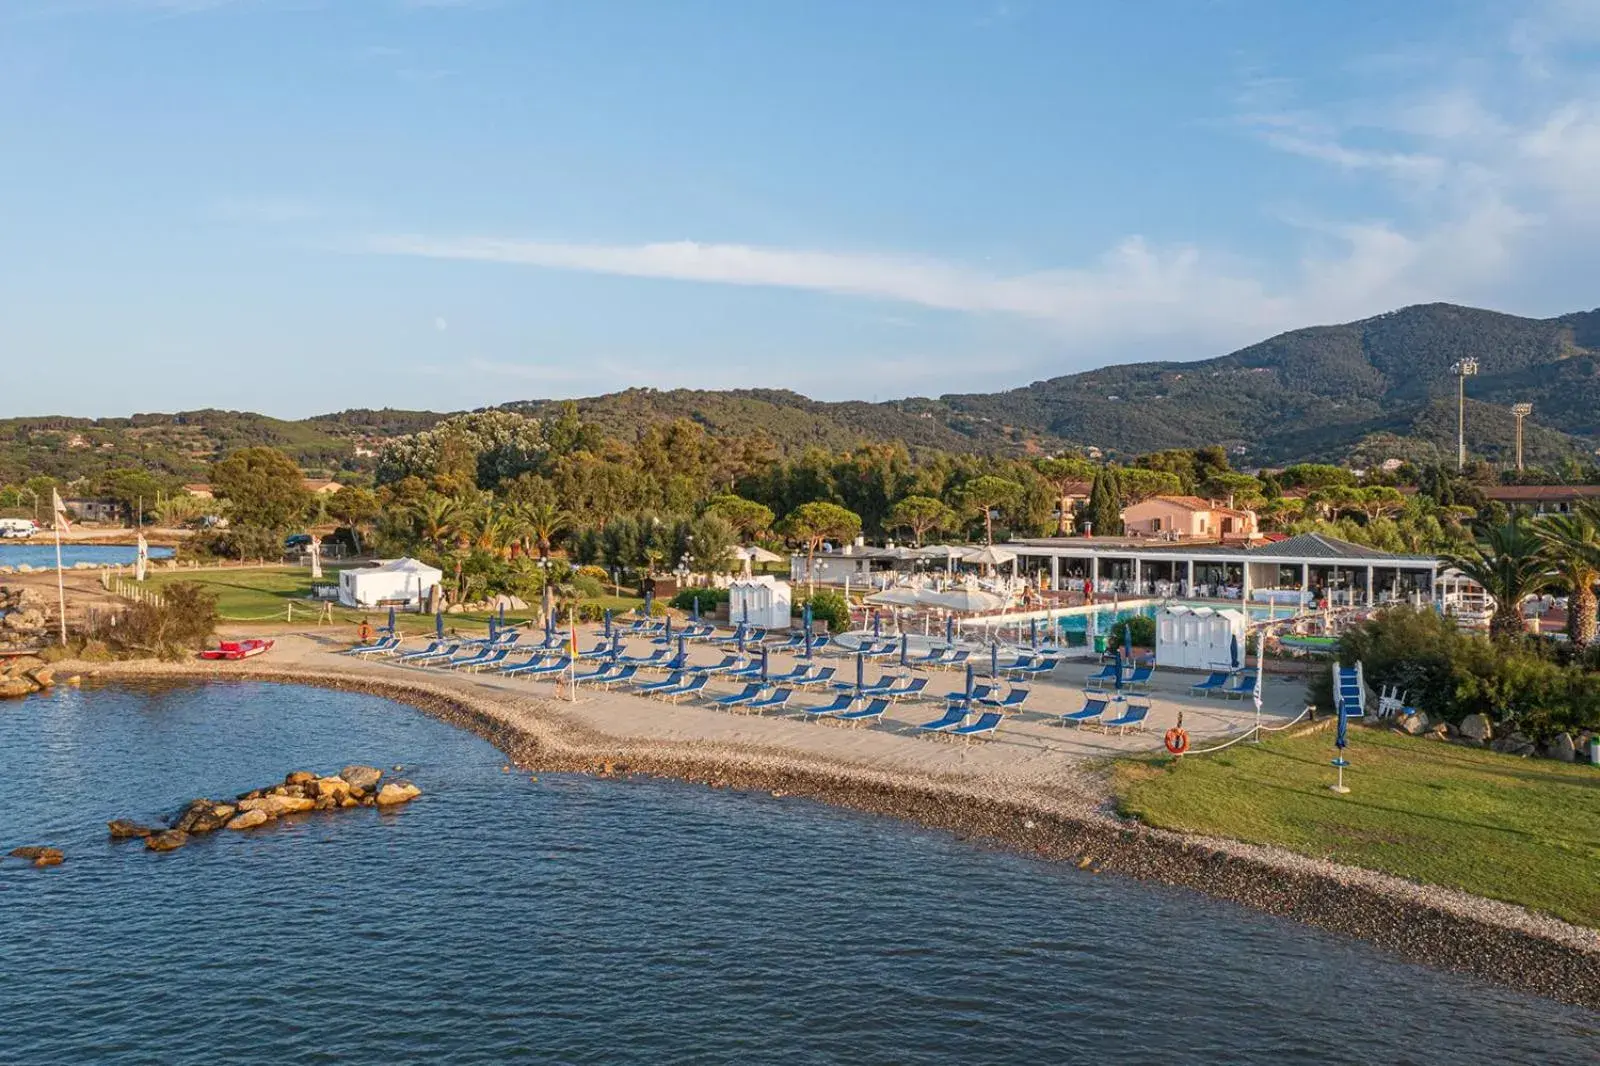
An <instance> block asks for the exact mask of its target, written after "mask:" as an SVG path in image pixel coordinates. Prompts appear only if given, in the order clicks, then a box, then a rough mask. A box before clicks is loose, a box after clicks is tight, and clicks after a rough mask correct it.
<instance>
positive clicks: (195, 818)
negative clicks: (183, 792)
mask: <svg viewBox="0 0 1600 1066" xmlns="http://www.w3.org/2000/svg"><path fill="white" fill-rule="evenodd" d="M235 812H236V808H234V807H232V806H230V805H229V804H226V803H214V802H212V801H211V800H208V799H197V800H195V801H194V802H193V803H191V804H189V806H187V807H185V808H184V809H183V813H182V814H180V815H179V816H178V820H177V821H176V822H174V823H173V826H172V827H173V828H174V829H181V830H183V831H184V832H185V833H209V832H211V831H212V830H214V829H221V828H222V827H223V826H225V825H227V824H228V819H230V818H232V817H233V816H234V814H235Z"/></svg>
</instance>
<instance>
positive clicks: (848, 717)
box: [834, 698, 889, 725]
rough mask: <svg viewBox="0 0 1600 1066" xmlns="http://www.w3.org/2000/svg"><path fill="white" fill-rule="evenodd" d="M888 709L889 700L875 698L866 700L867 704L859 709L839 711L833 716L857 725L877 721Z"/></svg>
mask: <svg viewBox="0 0 1600 1066" xmlns="http://www.w3.org/2000/svg"><path fill="white" fill-rule="evenodd" d="M888 709H889V701H888V700H886V699H882V698H879V699H875V700H868V701H867V705H866V706H865V707H862V708H861V709H860V710H856V711H841V712H840V713H838V714H836V715H834V717H835V718H837V719H839V721H841V722H849V723H850V724H851V725H859V724H861V723H862V722H876V721H879V720H880V719H882V718H883V715H884V712H886V711H887V710H888Z"/></svg>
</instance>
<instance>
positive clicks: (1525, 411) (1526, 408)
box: [1511, 403, 1533, 474]
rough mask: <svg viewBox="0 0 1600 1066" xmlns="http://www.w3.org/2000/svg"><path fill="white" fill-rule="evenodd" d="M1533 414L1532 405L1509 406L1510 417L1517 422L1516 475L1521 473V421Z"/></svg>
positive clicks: (1517, 404) (1518, 404) (1516, 404)
mask: <svg viewBox="0 0 1600 1066" xmlns="http://www.w3.org/2000/svg"><path fill="white" fill-rule="evenodd" d="M1531 414H1533V404H1531V403H1514V404H1512V405H1511V417H1512V418H1515V419H1516V420H1517V473H1519V474H1520V473H1521V472H1522V420H1523V419H1524V418H1527V417H1528V416H1529V415H1531Z"/></svg>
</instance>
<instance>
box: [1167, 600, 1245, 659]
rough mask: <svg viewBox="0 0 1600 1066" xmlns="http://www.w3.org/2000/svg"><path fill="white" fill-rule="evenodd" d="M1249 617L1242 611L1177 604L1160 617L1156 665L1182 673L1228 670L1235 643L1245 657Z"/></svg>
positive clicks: (1240, 653)
mask: <svg viewBox="0 0 1600 1066" xmlns="http://www.w3.org/2000/svg"><path fill="white" fill-rule="evenodd" d="M1245 628H1246V622H1245V616H1244V613H1243V612H1242V611H1230V610H1217V609H1215V608H1211V607H1186V606H1184V605H1182V604H1174V605H1172V606H1171V607H1165V608H1163V609H1162V610H1161V613H1160V614H1158V615H1156V664H1157V665H1158V666H1171V667H1176V668H1178V669H1180V670H1226V669H1228V668H1229V666H1231V665H1232V663H1233V642H1234V641H1235V640H1237V641H1238V642H1239V656H1240V659H1241V661H1242V660H1243V657H1244V636H1245Z"/></svg>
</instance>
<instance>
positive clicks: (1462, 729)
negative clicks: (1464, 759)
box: [1456, 714, 1494, 744]
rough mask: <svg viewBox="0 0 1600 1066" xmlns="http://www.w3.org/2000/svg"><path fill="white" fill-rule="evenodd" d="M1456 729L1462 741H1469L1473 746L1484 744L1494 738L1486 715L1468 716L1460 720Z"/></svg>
mask: <svg viewBox="0 0 1600 1066" xmlns="http://www.w3.org/2000/svg"><path fill="white" fill-rule="evenodd" d="M1456 729H1457V731H1458V732H1459V733H1460V734H1461V738H1462V739H1463V740H1470V741H1472V742H1473V743H1474V744H1486V743H1488V742H1489V740H1491V739H1492V738H1493V737H1494V729H1493V728H1492V727H1491V726H1490V725H1489V716H1488V715H1486V714H1469V715H1467V716H1466V717H1465V718H1463V719H1461V724H1460V725H1458V726H1457V727H1456Z"/></svg>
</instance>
